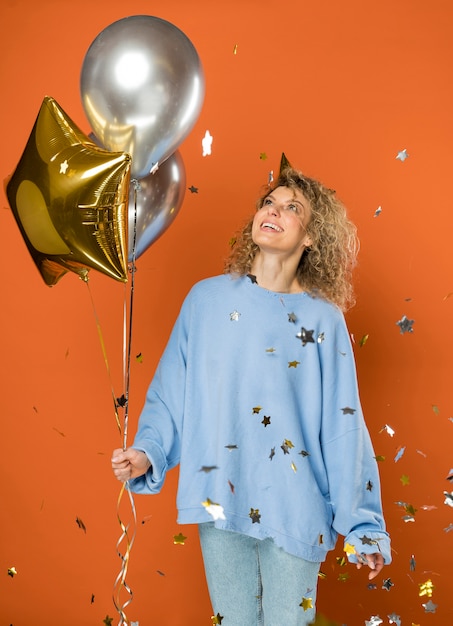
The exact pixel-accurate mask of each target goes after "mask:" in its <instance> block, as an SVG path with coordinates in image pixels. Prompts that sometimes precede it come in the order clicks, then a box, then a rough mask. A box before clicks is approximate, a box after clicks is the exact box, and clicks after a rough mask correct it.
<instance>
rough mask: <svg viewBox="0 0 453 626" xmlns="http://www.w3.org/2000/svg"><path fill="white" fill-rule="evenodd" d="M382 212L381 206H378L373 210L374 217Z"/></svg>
mask: <svg viewBox="0 0 453 626" xmlns="http://www.w3.org/2000/svg"><path fill="white" fill-rule="evenodd" d="M381 213H382V207H381V206H378V208H377V209H376V211H375V212H374V217H379V215H380V214H381Z"/></svg>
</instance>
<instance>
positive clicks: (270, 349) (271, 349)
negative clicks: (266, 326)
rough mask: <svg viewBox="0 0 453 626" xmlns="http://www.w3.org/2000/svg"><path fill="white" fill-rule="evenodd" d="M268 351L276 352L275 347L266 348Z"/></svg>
mask: <svg viewBox="0 0 453 626" xmlns="http://www.w3.org/2000/svg"><path fill="white" fill-rule="evenodd" d="M266 352H270V353H272V352H275V348H266Z"/></svg>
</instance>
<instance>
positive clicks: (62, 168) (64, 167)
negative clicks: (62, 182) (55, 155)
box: [60, 160, 69, 174]
mask: <svg viewBox="0 0 453 626" xmlns="http://www.w3.org/2000/svg"><path fill="white" fill-rule="evenodd" d="M68 167H69V164H68V161H67V160H65V161H63V163H60V174H66V170H67V169H68Z"/></svg>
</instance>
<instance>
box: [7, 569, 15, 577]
mask: <svg viewBox="0 0 453 626" xmlns="http://www.w3.org/2000/svg"><path fill="white" fill-rule="evenodd" d="M8 576H11V578H14V576H17V569H16V568H15V567H8Z"/></svg>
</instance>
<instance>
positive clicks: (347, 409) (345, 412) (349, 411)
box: [341, 406, 355, 415]
mask: <svg viewBox="0 0 453 626" xmlns="http://www.w3.org/2000/svg"><path fill="white" fill-rule="evenodd" d="M341 410H342V411H343V415H354V413H355V409H351V407H350V406H345V407H343V408H342V409H341Z"/></svg>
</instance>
